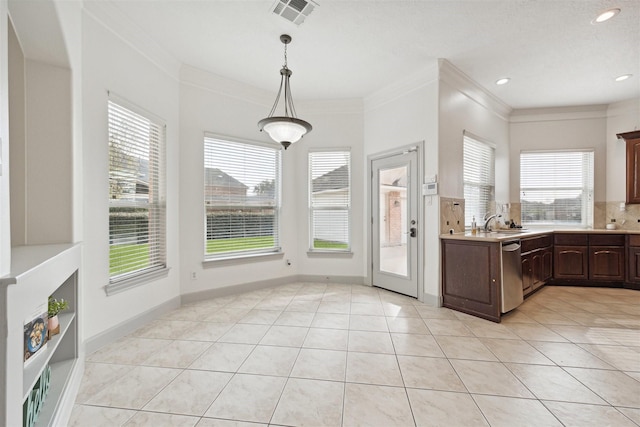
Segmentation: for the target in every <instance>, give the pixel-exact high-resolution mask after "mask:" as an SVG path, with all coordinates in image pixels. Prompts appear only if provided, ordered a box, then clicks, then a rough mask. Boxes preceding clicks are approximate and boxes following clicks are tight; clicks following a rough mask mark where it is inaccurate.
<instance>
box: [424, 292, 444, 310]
mask: <svg viewBox="0 0 640 427" xmlns="http://www.w3.org/2000/svg"><path fill="white" fill-rule="evenodd" d="M422 302H423V303H425V304H427V305H430V306H432V307H442V297H441V296H439V295H433V294H427V293H425V294H424V301H422Z"/></svg>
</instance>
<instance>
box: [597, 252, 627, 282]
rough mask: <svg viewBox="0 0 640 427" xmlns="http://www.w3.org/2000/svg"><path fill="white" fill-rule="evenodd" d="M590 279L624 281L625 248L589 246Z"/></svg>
mask: <svg viewBox="0 0 640 427" xmlns="http://www.w3.org/2000/svg"><path fill="white" fill-rule="evenodd" d="M589 279H590V280H607V281H623V280H624V248H622V247H612V246H591V247H590V248H589Z"/></svg>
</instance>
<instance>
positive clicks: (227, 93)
mask: <svg viewBox="0 0 640 427" xmlns="http://www.w3.org/2000/svg"><path fill="white" fill-rule="evenodd" d="M181 82H182V83H181V86H180V149H181V153H180V157H181V174H180V194H181V211H180V221H181V225H180V235H181V237H180V250H181V263H182V275H181V276H182V277H181V278H182V281H181V282H182V288H181V289H182V293H183V294H190V293H195V292H202V291H208V290H212V289H218V288H223V287H227V286H233V285H238V284H243V283H251V282H258V281H266V280H278V279H282V280H285V279H286V278H288V277H290V276H296V275H298V274H301V273H304V274H311V275H314V274H318V275H319V274H322V275H326V272H327V269H328V267H329V266H330V267H331V269H330V271H331V272H332V275H341V276H355V277H362V275H363V273H362V262H361V260H362V257H363V249H362V234H361V231H360V230H356V231H355V232H354V234H353V241H354V248H353V252H354V257H353V259H344V258H330V259H327V258H322V259H316V258H309V257H307V253H306V251H307V249H308V247H307V244H306V240H307V239H306V236H308V215H307V196H306V194H307V188H306V174H307V172H306V168H307V159H306V156H307V153H308V149H309V147H350V148H351V150H352V155H353V157H354V159H353V168H354V174H355V173H358V174H359V175H361V171H362V162H361V157H362V149H361V147H362V134H361V132H362V131H361V129H362V114H361V112H360V111H361V109H360V108H359V106H358V105H356V106H355V107H354V105H353V103H350V102H322V103H312V104H311V105H309V104H305V103H304V102H296V104H297V105H296V107H297V108H296V109H297V112H298V115H299V116H300V117H302V118H304V119H305V120H307V121H309V122H310V123H311V124H312V125H313V126H314V129H313V131H312V132H311V133H309V134H308V135H306V136H305V137H304V138H303V139H302V140H301V141H300V142H298V143H296V144H293V145H292V146H291V147H289V149H288V150H286V151H283V152H282V209H281V217H280V227H281V228H280V229H281V235H280V237H281V242H280V243H281V246H282V252H283V253H284V255H282V256H268V257H261V258H251V259H249V260H246V261H221V262H209V263H206V267H205V266H203V262H202V261H203V258H204V250H203V245H204V240H203V239H204V237H203V233H204V204H203V173H204V172H203V164H204V160H203V156H204V153H203V137H204V133H205V132H210V133H214V134H218V135H223V136H228V137H231V138H238V139H241V140H249V141H260V142H267V143H268V142H269V138H268V136H267V135H266V134H263V133H260V132H259V131H258V127H257V123H258V121H259V120H260V119H262V118H264V117H265V116H266V115H267V113H268V112H269V110H270V108H271V104H272V102H273V99H274V97H275V93H271V92H265V91H261V90H257V89H255V88H252V87H250V86H247V85H244V84H241V83H237V82H234V81H230V80H227V79H223V78H220V77H218V76H215V75H213V74H210V73H207V72H204V71H201V70H197V69H194V68H192V67H186V66H185V67H183V68H182V71H181ZM273 144H274V147H279V146H278V145H276V144H275V143H273ZM353 185H354V188H360V187H361V186H362V178H361V176H356V177H355V178H354V182H353ZM356 186H358V187H356ZM357 193H358V194H356V195H355V200H354V206H356V208H355V211H354V218H355V222H356V223H358V224H359V221H358V219H357V218H359V215H361V207H362V202H361V200H360V199H359V198H361V192H357ZM286 259H289V260H291V261H292V265H291V266H287V265H286V262H285V260H286ZM193 272H195V274H196V279H195V280H194V279H192V277H191V275H192V273H193Z"/></svg>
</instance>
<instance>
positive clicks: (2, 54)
mask: <svg viewBox="0 0 640 427" xmlns="http://www.w3.org/2000/svg"><path fill="white" fill-rule="evenodd" d="M8 31H9V29H8V11H7V2H6V0H0V141H1V142H0V163H1V165H0V167H1V168H2V174H1V175H0V275H4V274H7V273H9V271H10V269H11V220H10V216H11V212H10V211H11V209H10V197H9V126H8V125H9V95H8V92H9V82H8V78H7V75H8V73H9V68H8V65H7V61H6V60H5V59H6V58H8ZM1 302H2V301H0V303H1ZM2 357H3V356H2ZM2 357H0V363H1V362H2V360H3V359H2ZM0 409H2V408H0Z"/></svg>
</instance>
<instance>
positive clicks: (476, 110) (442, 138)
mask: <svg viewBox="0 0 640 427" xmlns="http://www.w3.org/2000/svg"><path fill="white" fill-rule="evenodd" d="M440 66H441V68H440V96H439V144H440V151H439V161H440V165H439V168H440V171H441V173H440V195H441V196H444V197H454V198H464V183H463V132H464V131H465V130H466V131H469V132H471V133H472V134H474V135H476V136H478V137H480V138H482V139H484V140H487V141H490V142H492V143H493V144H495V145H496V153H495V155H496V170H495V173H496V201H497V202H503V203H506V202H508V201H509V122H508V117H509V113H510V112H511V109H510V108H509V107H508V106H507V105H505V104H504V103H502V102H501V101H500V100H498V99H497V98H495V97H493V95H491V94H489V93H488V92H486V90H484V89H483V88H481V87H480V86H478V85H477V84H476V83H474V82H473V81H472V80H471V79H469V78H468V77H467V76H466V75H464V74H462V73H461V72H460V71H458V70H457V69H455V68H454V67H453V66H452V65H451V64H449V63H448V62H446V61H442V62H441V64H440Z"/></svg>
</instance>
